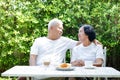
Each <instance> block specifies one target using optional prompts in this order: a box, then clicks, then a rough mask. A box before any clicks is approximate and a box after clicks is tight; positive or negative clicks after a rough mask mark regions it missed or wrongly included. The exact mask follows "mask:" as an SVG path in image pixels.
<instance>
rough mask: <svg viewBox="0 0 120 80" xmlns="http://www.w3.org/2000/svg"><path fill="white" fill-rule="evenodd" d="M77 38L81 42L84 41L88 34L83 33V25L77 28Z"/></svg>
mask: <svg viewBox="0 0 120 80" xmlns="http://www.w3.org/2000/svg"><path fill="white" fill-rule="evenodd" d="M78 38H79V40H80V41H81V42H83V41H85V40H86V39H87V38H88V36H87V35H86V34H85V32H84V29H83V27H81V28H80V29H79V33H78Z"/></svg>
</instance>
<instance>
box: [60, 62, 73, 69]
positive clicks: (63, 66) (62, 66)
mask: <svg viewBox="0 0 120 80" xmlns="http://www.w3.org/2000/svg"><path fill="white" fill-rule="evenodd" d="M70 67H71V64H69V63H62V64H60V65H59V68H70Z"/></svg>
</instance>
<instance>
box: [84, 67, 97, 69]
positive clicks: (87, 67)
mask: <svg viewBox="0 0 120 80" xmlns="http://www.w3.org/2000/svg"><path fill="white" fill-rule="evenodd" d="M84 68H85V69H95V68H96V66H84Z"/></svg>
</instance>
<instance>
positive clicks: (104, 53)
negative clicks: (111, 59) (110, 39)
mask: <svg viewBox="0 0 120 80" xmlns="http://www.w3.org/2000/svg"><path fill="white" fill-rule="evenodd" d="M106 51H107V50H106V47H104V48H103V55H104V63H103V65H102V66H103V67H105V66H106V60H107V53H106Z"/></svg>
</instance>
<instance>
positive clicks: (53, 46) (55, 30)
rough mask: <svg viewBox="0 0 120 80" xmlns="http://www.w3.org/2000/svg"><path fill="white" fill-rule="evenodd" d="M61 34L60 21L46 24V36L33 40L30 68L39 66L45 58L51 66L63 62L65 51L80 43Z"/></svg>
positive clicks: (61, 24) (56, 20)
mask: <svg viewBox="0 0 120 80" xmlns="http://www.w3.org/2000/svg"><path fill="white" fill-rule="evenodd" d="M62 33H63V23H62V21H61V20H59V19H56V18H55V19H52V20H51V21H50V22H49V24H48V35H47V36H46V37H39V38H37V39H35V41H34V43H33V45H32V47H31V51H30V61H29V62H30V66H40V65H42V63H43V60H44V59H46V58H47V59H48V58H49V59H50V63H51V64H59V63H62V62H63V59H64V57H65V53H66V51H67V50H68V49H70V48H73V47H75V46H76V45H78V44H79V43H80V42H78V41H75V40H72V39H69V38H66V37H63V36H62ZM56 80H58V79H56Z"/></svg>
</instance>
